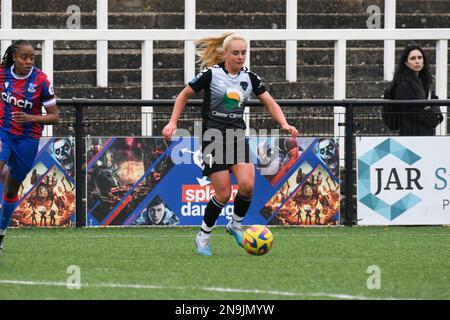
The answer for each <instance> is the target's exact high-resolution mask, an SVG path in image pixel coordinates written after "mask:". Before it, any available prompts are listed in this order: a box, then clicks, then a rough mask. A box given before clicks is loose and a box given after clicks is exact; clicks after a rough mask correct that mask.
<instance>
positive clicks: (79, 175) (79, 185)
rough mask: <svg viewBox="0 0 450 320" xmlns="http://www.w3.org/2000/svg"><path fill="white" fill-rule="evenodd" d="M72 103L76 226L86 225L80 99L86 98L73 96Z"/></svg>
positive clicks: (82, 125) (81, 105)
mask: <svg viewBox="0 0 450 320" xmlns="http://www.w3.org/2000/svg"><path fill="white" fill-rule="evenodd" d="M72 100H73V105H74V106H75V185H76V193H75V208H76V213H75V220H76V222H75V225H76V226H77V227H84V226H85V225H86V216H85V214H84V205H83V191H84V172H83V170H84V168H83V163H84V159H83V154H84V152H83V136H84V124H83V106H84V105H83V104H82V103H81V101H84V102H85V101H86V99H78V98H73V99H72Z"/></svg>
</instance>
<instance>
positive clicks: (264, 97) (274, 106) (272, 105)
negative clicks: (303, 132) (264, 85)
mask: <svg viewBox="0 0 450 320" xmlns="http://www.w3.org/2000/svg"><path fill="white" fill-rule="evenodd" d="M258 99H259V101H261V103H262V104H263V105H264V107H266V109H267V111H268V112H269V113H270V115H271V116H272V118H274V119H275V121H276V122H278V123H279V124H280V126H281V127H282V128H283V129H284V130H286V131H288V132H289V133H290V134H291V136H293V137H297V136H298V130H297V128H295V127H294V126H291V125H290V124H289V123H288V122H287V120H286V118H285V116H284V113H283V111H282V110H281V108H280V105H279V104H278V103H277V102H276V101H275V100H274V99H273V98H272V96H271V95H270V94H269V93H268V92H267V91H266V92H264V93H262V94H260V95H259V96H258Z"/></svg>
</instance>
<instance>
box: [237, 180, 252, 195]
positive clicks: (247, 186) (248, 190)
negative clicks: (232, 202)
mask: <svg viewBox="0 0 450 320" xmlns="http://www.w3.org/2000/svg"><path fill="white" fill-rule="evenodd" d="M253 189H254V184H253V182H252V181H244V182H242V183H240V184H239V194H241V195H242V196H244V197H249V196H251V195H252V194H253Z"/></svg>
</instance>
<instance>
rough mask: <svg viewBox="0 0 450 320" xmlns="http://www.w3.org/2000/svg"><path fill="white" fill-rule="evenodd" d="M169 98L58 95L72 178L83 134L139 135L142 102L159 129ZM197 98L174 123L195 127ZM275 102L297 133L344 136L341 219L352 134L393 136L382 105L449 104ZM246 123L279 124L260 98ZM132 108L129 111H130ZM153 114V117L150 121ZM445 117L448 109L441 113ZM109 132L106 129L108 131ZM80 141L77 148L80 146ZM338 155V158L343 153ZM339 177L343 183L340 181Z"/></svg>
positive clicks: (351, 208)
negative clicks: (70, 142) (339, 130)
mask: <svg viewBox="0 0 450 320" xmlns="http://www.w3.org/2000/svg"><path fill="white" fill-rule="evenodd" d="M173 104H174V100H137V99H136V100H115V99H105V100H102V99H76V98H74V99H60V100H58V105H59V107H60V110H61V111H60V114H61V122H60V124H58V125H57V126H55V130H54V133H55V135H71V136H75V144H76V176H75V181H84V171H83V167H84V163H85V162H84V161H83V160H84V157H85V155H84V152H85V148H84V147H83V143H84V142H83V141H84V139H83V138H84V137H86V136H95V135H97V136H105V135H106V136H108V135H120V136H140V134H139V133H140V127H141V125H142V124H141V123H140V122H141V121H144V120H145V117H141V109H140V108H141V107H144V106H145V107H152V108H153V115H154V120H153V123H152V125H153V126H154V127H153V129H154V130H153V132H155V133H158V134H156V135H155V136H160V135H161V134H160V132H161V130H162V128H163V127H164V125H165V124H166V123H167V122H168V120H169V119H170V115H171V112H172V107H173ZM201 104H202V101H201V100H191V101H189V102H188V104H187V106H186V109H185V111H184V112H183V114H182V117H181V118H180V120H179V126H178V127H179V128H184V129H188V130H189V132H194V129H195V126H196V125H198V124H199V123H200V121H201V114H200V107H201ZM278 104H279V105H280V106H281V107H282V108H283V110H284V112H285V115H286V118H287V119H288V121H289V123H290V124H292V125H295V126H296V127H297V128H298V129H299V131H300V136H316V137H338V138H343V139H344V141H343V143H342V144H343V145H345V148H341V150H342V149H344V152H343V155H340V157H341V158H342V160H343V168H341V172H340V173H341V177H342V179H341V184H342V185H343V187H344V188H343V190H342V192H341V195H342V196H343V206H342V208H344V210H343V212H344V219H343V221H342V222H343V224H345V225H353V224H355V223H356V211H355V204H354V183H355V174H354V170H355V162H356V161H355V156H354V150H355V148H354V142H355V139H354V138H355V137H356V136H367V135H371V136H393V135H398V133H396V132H392V131H390V130H389V129H387V127H386V126H385V125H384V123H383V120H382V113H381V107H382V106H383V105H401V104H409V105H411V106H413V105H422V106H423V105H430V106H431V105H433V106H449V105H450V100H414V101H411V100H407V101H400V100H397V101H392V100H383V99H381V100H380V99H376V100H375V99H363V100H360V99H347V100H345V99H344V100H281V101H278ZM247 105H248V106H249V108H250V111H257V112H253V113H251V114H250V125H251V126H252V125H254V127H252V128H253V129H275V128H278V125H277V124H276V123H275V122H274V121H273V120H272V119H271V117H270V115H269V114H268V113H267V112H264V110H265V109H263V107H262V105H261V104H260V102H259V101H249V102H248V104H247ZM336 106H339V107H342V108H343V109H344V110H345V113H342V114H339V115H337V116H336V113H335V112H334V107H336ZM134 109H136V112H135V113H133V110H134ZM155 118H156V119H158V121H155ZM444 118H447V114H445V113H444ZM336 120H337V123H338V125H339V126H341V127H343V128H344V134H343V135H340V136H339V135H336V134H335V132H336V131H335V130H334V125H335V122H336ZM108 133H110V134H108ZM436 134H437V135H441V136H445V135H447V130H446V128H445V127H440V128H439V129H438V130H437V132H436ZM80 146H81V147H80ZM342 156H343V157H342ZM342 182H343V183H342ZM83 188H84V184H83V183H77V184H76V208H77V213H76V225H77V226H84V225H85V221H84V220H85V217H84V214H83V212H84V210H83V207H84V205H83V194H84V189H83Z"/></svg>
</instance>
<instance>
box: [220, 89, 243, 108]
mask: <svg viewBox="0 0 450 320" xmlns="http://www.w3.org/2000/svg"><path fill="white" fill-rule="evenodd" d="M241 101H242V93H241V92H240V90H237V89H235V88H230V89H227V91H226V92H225V94H224V96H223V105H224V107H225V109H227V110H234V109H237V108H239V107H240V106H241Z"/></svg>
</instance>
